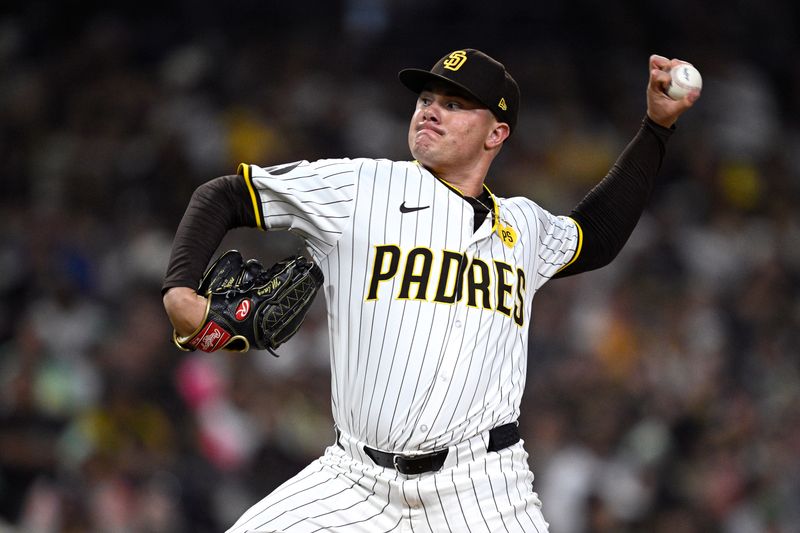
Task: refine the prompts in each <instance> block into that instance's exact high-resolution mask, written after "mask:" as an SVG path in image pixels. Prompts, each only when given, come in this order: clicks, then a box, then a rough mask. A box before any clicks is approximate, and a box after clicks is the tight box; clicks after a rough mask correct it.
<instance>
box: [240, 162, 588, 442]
mask: <svg viewBox="0 0 800 533" xmlns="http://www.w3.org/2000/svg"><path fill="white" fill-rule="evenodd" d="M240 173H241V174H243V175H244V177H245V180H246V181H247V183H248V187H249V188H250V191H251V196H252V202H253V207H254V209H255V210H256V212H257V213H258V217H259V219H260V220H259V223H260V224H262V225H263V226H262V228H263V229H266V230H289V231H291V232H294V233H295V234H297V235H300V236H301V237H302V238H303V239H304V240H305V242H306V245H307V247H308V249H309V251H310V253H311V255H312V256H313V257H314V259H315V260H316V261H317V262H318V263H319V265H320V266H321V268H322V270H323V272H324V273H325V284H324V293H325V297H326V303H327V310H328V318H329V333H330V352H331V354H330V355H331V373H332V407H333V416H334V420H335V423H336V424H337V426H338V427H339V428H340V429H341V431H342V432H343V433H345V434H347V435H349V436H351V437H352V438H354V439H357V440H360V441H362V442H364V443H367V444H368V445H370V446H372V447H374V448H378V449H381V450H386V451H396V452H410V451H428V450H433V449H440V448H443V447H446V446H448V445H453V444H456V443H458V442H461V441H464V440H465V439H468V438H470V437H473V436H475V435H477V434H479V433H481V432H483V431H487V430H489V429H491V428H493V427H495V426H499V425H501V424H504V423H508V422H512V421H514V420H516V419H517V417H518V415H519V409H520V401H521V397H522V393H523V389H524V387H525V375H526V366H527V351H528V327H529V325H530V317H529V316H528V314H529V312H530V309H531V301H532V299H533V295H534V293H535V292H536V290H537V289H538V288H539V287H541V286H542V285H543V284H544V283H545V282H546V281H547V280H548V279H549V278H550V277H551V276H552V275H553V274H554V273H555V272H557V271H558V269H559V268H561V267H563V266H564V265H565V264H567V263H568V262H569V261H570V260H572V259H573V257H576V256H577V254H576V249H577V247H578V245H579V243H580V236H579V229H578V227H577V225H576V224H575V222H574V221H572V220H571V219H569V218H567V217H557V216H554V215H552V214H550V213H548V212H547V211H546V210H544V209H542V208H541V207H539V206H538V205H537V204H535V203H534V202H532V201H530V200H528V199H525V198H509V199H505V198H498V197H493V198H494V199H495V202H496V206H488V207H490V208H492V207H494V208H495V209H496V212H497V213H498V214H499V217H493V216H492V214H491V213H490V214H489V215H488V216H487V217H486V220H485V221H484V223H483V224H482V225H481V226H480V227H479V229H478V230H477V231H473V229H474V226H473V216H474V211H473V208H472V207H471V206H470V204H469V203H467V202H466V201H465V200H464V199H463V198H462V197H461V196H460V195H459V194H458V193H457V192H456V191H454V190H453V188H451V187H450V186H449V185H448V184H446V183H444V182H443V181H441V180H439V179H437V178H436V177H435V176H433V175H432V174H431V173H430V172H428V171H427V170H426V169H425V168H423V167H422V166H420V165H418V164H416V163H415V162H409V161H402V162H394V161H389V160H374V159H352V160H351V159H331V160H320V161H316V162H308V161H301V162H297V163H292V164H288V165H281V166H277V167H270V168H260V167H257V166H255V165H242V166H240ZM401 206H402V209H401ZM495 218H496V219H498V222H497V223H495V222H494V219H495ZM509 227H510V228H512V229H513V231H512V233H511V236H508V234H506V235H505V237H506V238H505V240H506V243H505V244H504V234H503V231H502V230H504V229H505V230H508V229H509ZM509 241H512V242H509Z"/></svg>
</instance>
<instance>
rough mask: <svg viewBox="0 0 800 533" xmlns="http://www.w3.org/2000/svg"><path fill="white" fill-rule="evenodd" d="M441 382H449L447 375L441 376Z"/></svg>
mask: <svg viewBox="0 0 800 533" xmlns="http://www.w3.org/2000/svg"><path fill="white" fill-rule="evenodd" d="M439 380H440V381H445V382H446V381H447V374H439Z"/></svg>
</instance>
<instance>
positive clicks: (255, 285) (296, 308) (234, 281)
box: [172, 250, 323, 355]
mask: <svg viewBox="0 0 800 533" xmlns="http://www.w3.org/2000/svg"><path fill="white" fill-rule="evenodd" d="M322 281H323V275H322V270H320V268H319V267H318V266H317V265H316V264H314V263H313V262H311V261H309V260H308V259H306V258H305V257H302V256H293V257H288V258H286V259H284V260H283V261H280V262H279V263H276V264H275V265H274V266H272V267H271V268H270V269H269V270H265V269H264V267H263V266H262V265H261V264H260V263H259V262H258V261H256V260H255V259H251V260H249V261H246V262H245V261H244V260H243V259H242V256H241V254H240V253H239V252H238V251H236V250H229V251H227V252H225V253H224V254H222V255H221V256H220V257H219V258H218V259H217V260H216V261H214V263H212V264H211V266H209V268H208V269H207V270H206V272H205V274H204V275H203V279H202V280H201V282H200V286H199V288H198V290H197V292H198V294H200V295H202V296H205V297H206V298H207V300H208V304H207V307H206V315H205V318H204V320H203V321H202V323H201V325H200V327H198V328H197V329H196V330H195V331H194V332H192V333H191V334H190V335H187V336H186V337H180V336H178V334H177V333H176V332H175V331H174V330H173V333H172V339H173V342H174V343H175V345H176V346H178V348H180V349H181V350H185V351H189V350H194V349H198V350H202V351H204V352H215V351H217V350H231V351H237V352H246V351H248V350H249V349H250V348H251V347H253V348H257V349H266V350H269V351H270V352H271V353H272V354H273V355H277V354H275V352H274V350H275V349H276V348H277V347H278V346H280V345H281V344H283V343H284V342H286V341H287V340H289V339H290V338H291V337H292V336H293V335H294V334H295V332H296V331H297V329H298V328H299V327H300V325H301V324H302V323H303V320H304V319H305V316H306V313H307V312H308V309H309V308H310V307H311V304H312V303H313V301H314V297H315V296H316V294H317V291H318V290H319V288H320V287H321V286H322Z"/></svg>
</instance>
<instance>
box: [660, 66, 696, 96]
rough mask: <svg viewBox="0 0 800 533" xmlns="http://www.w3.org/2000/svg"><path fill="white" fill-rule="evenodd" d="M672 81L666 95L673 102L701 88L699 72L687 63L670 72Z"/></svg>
mask: <svg viewBox="0 0 800 533" xmlns="http://www.w3.org/2000/svg"><path fill="white" fill-rule="evenodd" d="M669 73H670V76H671V78H672V81H671V82H670V85H669V88H668V89H667V95H668V96H669V97H670V98H672V99H673V100H681V99H683V98H684V97H685V96H686V95H687V94H689V93H690V92H692V91H700V90H701V89H702V88H703V77H702V76H701V75H700V71H699V70H697V69H696V68H695V67H694V66H693V65H691V64H689V63H683V64H681V65H678V66H677V67H675V68H673V69H671V70H670V72H669Z"/></svg>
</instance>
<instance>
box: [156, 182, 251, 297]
mask: <svg viewBox="0 0 800 533" xmlns="http://www.w3.org/2000/svg"><path fill="white" fill-rule="evenodd" d="M238 227H257V221H256V215H255V214H254V213H253V209H252V200H251V198H250V193H249V191H248V189H247V184H246V183H245V180H244V179H242V177H241V176H221V177H219V178H215V179H213V180H211V181H208V182H206V183H204V184H203V185H200V186H199V187H198V188H197V189H196V190H195V191H194V193H193V194H192V198H191V200H190V201H189V205H188V206H187V207H186V212H185V213H184V214H183V218H182V219H181V222H180V224H179V225H178V229H177V231H176V232H175V239H174V240H173V243H172V253H171V254H170V258H169V264H168V265H167V272H166V275H165V277H164V284H163V285H162V287H161V292H162V294H163V293H164V292H166V291H167V289H169V288H171V287H190V288H192V289H196V288H197V286H198V285H199V283H200V279H201V278H202V277H203V272H204V271H205V269H206V266H207V265H208V263H209V261H210V260H211V257H212V255H213V254H214V251H215V250H216V249H217V247H219V244H220V243H221V242H222V238H223V237H224V236H225V234H226V233H227V232H228V231H229V230H231V229H234V228H238Z"/></svg>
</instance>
